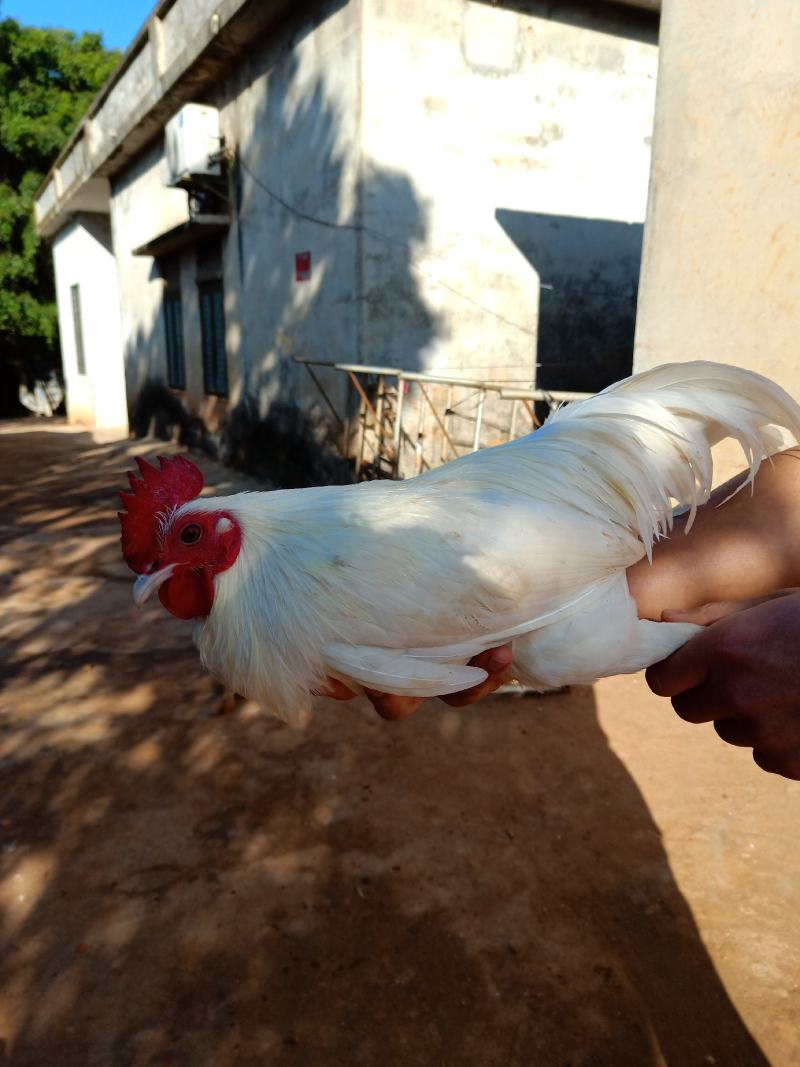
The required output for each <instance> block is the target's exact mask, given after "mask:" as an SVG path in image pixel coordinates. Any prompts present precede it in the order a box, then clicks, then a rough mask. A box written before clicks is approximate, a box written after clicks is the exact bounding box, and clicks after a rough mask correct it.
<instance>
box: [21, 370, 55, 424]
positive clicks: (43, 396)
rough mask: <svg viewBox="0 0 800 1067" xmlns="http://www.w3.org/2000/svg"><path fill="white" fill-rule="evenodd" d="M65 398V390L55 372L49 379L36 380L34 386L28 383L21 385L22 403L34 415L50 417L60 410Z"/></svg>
mask: <svg viewBox="0 0 800 1067" xmlns="http://www.w3.org/2000/svg"><path fill="white" fill-rule="evenodd" d="M63 399H64V390H63V389H62V388H61V384H60V383H59V381H58V379H57V378H56V377H55V375H54V374H51V375H50V378H49V379H48V380H47V381H42V380H39V381H37V382H34V385H33V388H32V389H29V388H28V387H27V386H26V385H21V386H20V387H19V400H20V403H21V404H22V405H23V406H24V407H26V408H27V409H28V411H32V412H33V413H34V415H42V416H44V417H46V418H50V417H51V416H52V415H53V413H54V412H55V411H57V410H58V408H59V406H60V405H61V402H62V400H63Z"/></svg>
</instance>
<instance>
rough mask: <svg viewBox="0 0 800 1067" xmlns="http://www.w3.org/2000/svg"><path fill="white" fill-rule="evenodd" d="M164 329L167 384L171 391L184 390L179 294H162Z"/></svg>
mask: <svg viewBox="0 0 800 1067" xmlns="http://www.w3.org/2000/svg"><path fill="white" fill-rule="evenodd" d="M164 328H165V330H166V334H167V382H168V384H169V386H170V387H171V388H172V389H185V388H186V360H185V358H184V354H183V310H182V308H181V294H180V292H179V291H178V292H175V291H173V292H170V291H167V292H166V293H165V294H164Z"/></svg>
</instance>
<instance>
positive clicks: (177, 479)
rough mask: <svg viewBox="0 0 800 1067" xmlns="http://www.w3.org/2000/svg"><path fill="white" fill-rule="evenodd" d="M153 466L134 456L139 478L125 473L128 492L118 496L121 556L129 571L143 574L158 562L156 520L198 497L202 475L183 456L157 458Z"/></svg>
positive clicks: (201, 485)
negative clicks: (122, 508)
mask: <svg viewBox="0 0 800 1067" xmlns="http://www.w3.org/2000/svg"><path fill="white" fill-rule="evenodd" d="M158 462H159V464H160V469H159V467H154V466H152V464H150V463H148V462H147V460H145V459H142V457H141V456H137V457H136V463H137V464H138V466H139V470H140V472H141V475H142V477H141V478H137V477H136V475H135V474H134V473H133V471H128V481H129V482H130V483H131V491H130V492H127V491H125V492H122V493H120V494H119V495H120V499H121V500H122V505H123V507H124V508H125V511H120V512H118V515H119V521H120V525H121V526H122V538H121V542H122V555H123V556H124V557H125V562H126V563H127V564H128V566H129V567H130V568H131V570H132V571H137V572H138V573H139V574H142V573H143V572H144V571H146V570H147V569H148V567H150V565H151V564H153V563H155V561H156V560H157V559H158V535H159V517H160V516H161V515H162V514H165V513H168V512H170V511H171V510H172V509H173V508H177V507H180V505H181V504H186V503H188V501H190V500H194V498H195V497H196V496H199V495H200V492H201V490H202V488H203V475H202V473H201V472H200V470H199V469H198V468H197V467H195V465H194V463H192V462H191V460H188V459H186V458H185V457H184V456H159V457H158Z"/></svg>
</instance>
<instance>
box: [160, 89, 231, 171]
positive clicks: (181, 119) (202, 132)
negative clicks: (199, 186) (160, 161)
mask: <svg viewBox="0 0 800 1067" xmlns="http://www.w3.org/2000/svg"><path fill="white" fill-rule="evenodd" d="M164 134H165V139H166V149H167V171H168V177H167V184H168V185H172V186H184V187H186V186H190V185H192V184H193V182H195V180H196V179H197V178H201V179H202V178H204V177H205V178H211V177H213V178H219V176H220V175H221V173H222V170H221V167H220V163H219V159H216V160H214V161H213V162H210V161H209V157H212V156H214V154H215V153H219V150H220V145H221V141H220V135H219V112H218V111H217V109H216V108H215V107H211V106H210V105H209V104H184V106H183V107H182V108H181V109H180V111H179V112H178V113H177V115H173V117H172V118H171V119H170V120H169V122H168V123H167V125H166V126H165V127H164Z"/></svg>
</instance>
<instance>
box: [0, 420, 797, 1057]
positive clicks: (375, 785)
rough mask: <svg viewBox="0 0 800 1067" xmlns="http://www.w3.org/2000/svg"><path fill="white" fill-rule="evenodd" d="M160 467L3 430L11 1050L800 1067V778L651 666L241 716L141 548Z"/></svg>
mask: <svg viewBox="0 0 800 1067" xmlns="http://www.w3.org/2000/svg"><path fill="white" fill-rule="evenodd" d="M156 451H164V447H163V446H160V448H156V446H155V445H152V444H145V445H142V444H141V443H139V444H138V445H136V446H134V445H133V444H132V443H128V442H125V443H117V444H110V445H109V444H105V445H98V444H97V443H95V442H94V441H93V440H92V439H91V437H90V436H89V435H87V434H83V433H76V432H70V431H68V430H67V429H66V428H64V427H62V428H58V427H53V425H52V424H44V425H43V424H39V423H29V424H23V423H18V424H7V425H5V426H4V427H3V428H2V431H1V432H0V500H1V501H2V511H1V513H0V527H1V528H0V540H1V541H2V549H1V550H0V582H2V594H3V602H2V603H3V608H2V616H1V617H0V634H1V638H0V656H2V671H3V679H4V690H3V693H2V699H1V703H2V719H1V720H0V743H1V746H2V747H1V748H0V768H1V770H0V773H1V774H2V778H0V781H2V790H1V791H0V848H1V849H2V854H0V863H1V864H2V866H1V867H0V903H1V904H2V909H3V912H2V934H3V948H2V957H1V958H0V967H1V968H2V980H1V985H0V1064H9V1065H14V1067H145V1065H147V1067H151V1065H152V1067H233V1065H237V1067H238V1065H242V1067H250V1065H253V1067H257V1065H258V1067H261V1065H273V1064H274V1065H284V1064H285V1065H287V1067H295V1065H297V1067H299V1065H306V1067H334V1065H339V1064H341V1065H346V1067H362V1065H363V1067H372V1065H388V1067H395V1065H397V1067H405V1065H408V1067H426V1065H437V1067H438V1065H449V1067H495V1065H496V1067H512V1065H516V1067H551V1065H552V1067H627V1065H630V1067H651V1065H653V1067H655V1065H661V1064H668V1065H670V1067H693V1065H698V1067H706V1065H715V1064H716V1065H718V1067H736V1065H741V1067H759V1065H765V1064H772V1065H774V1067H796V1065H797V1064H798V1063H800V1034H799V1033H798V1025H799V1024H798V1020H800V988H799V984H798V983H799V982H800V918H799V913H800V849H798V833H799V832H800V784H796V783H790V782H786V781H784V780H782V779H778V778H773V777H770V776H767V775H765V774H763V773H762V772H761V771H759V770H758V769H757V768H756V767H755V766H754V765H753V764H752V763H751V761H750V758H749V754H748V753H747V752H745V751H741V750H736V749H731V748H727V747H725V746H723V745H722V744H721V743H720V742H719V741H718V740H717V739H716V737H715V735H714V734H713V732H712V731H711V729H710V728H701V727H690V726H687V725H685V724H684V723H682V722H680V721H679V720H678V719H677V718H676V717H675V716H674V715H673V714H672V712H671V710H670V708H669V706H668V705H667V704H666V703H665V702H661V701H658V700H657V699H656V698H654V697H652V696H651V695H650V694H649V693H648V691H647V690H646V688H645V686H644V683H643V681H642V679H641V678H623V679H615V680H611V681H608V682H605V683H603V684H601V685H598V686H597V687H595V689H594V690H592V689H589V688H580V689H575V690H574V691H573V692H571V693H569V694H564V695H557V696H550V697H519V696H516V695H510V696H505V697H499V698H496V699H494V700H492V701H490V702H487V703H485V704H484V705H481V706H478V707H476V708H473V709H470V710H468V711H464V712H456V711H454V710H451V709H448V708H445V706H444V705H441V704H436V703H432V704H430V705H429V706H428V707H427V708H426V709H423V710H422V711H421V712H420V713H419V714H418V715H417V716H416V717H415V718H413V719H411V720H409V721H408V722H406V723H399V724H391V723H385V722H382V721H381V720H379V719H377V718H376V717H375V716H374V715H373V714H372V713H371V711H370V710H369V709H368V708H366V707H364V706H361V705H360V704H358V703H353V704H348V705H341V704H335V703H333V702H322V704H321V706H320V708H319V712H318V714H317V716H316V718H315V720H314V722H313V723H312V725H311V726H310V727H309V728H308V729H307V730H306V731H305V732H297V731H293V730H291V729H289V728H288V727H285V726H283V725H281V724H279V723H276V722H274V721H272V720H270V719H269V718H267V717H265V716H264V715H263V714H261V713H260V712H259V711H258V710H257V709H255V708H254V707H252V706H250V705H248V704H245V705H243V706H241V707H239V709H238V710H236V711H235V712H233V713H232V714H228V715H220V714H218V713H217V709H218V705H219V691H218V689H217V688H216V687H215V685H214V683H213V682H211V681H210V680H209V679H208V678H207V677H205V676H204V674H203V672H202V670H201V668H200V665H199V662H198V660H197V656H196V653H195V651H194V649H193V647H192V643H191V637H190V628H189V626H188V625H187V624H184V623H180V622H178V621H177V620H175V619H172V618H170V617H169V616H167V615H166V613H165V612H164V611H163V609H161V607H160V605H158V604H157V603H156V604H154V605H152V606H150V605H148V607H147V608H146V609H145V610H142V611H139V610H137V609H136V608H135V607H134V606H133V603H132V599H131V583H132V576H131V574H130V572H129V571H128V570H127V569H126V567H125V565H124V563H123V561H122V559H121V558H120V555H119V546H118V535H119V530H118V526H117V522H116V519H115V515H114V512H115V510H116V500H115V497H114V492H115V490H116V489H118V488H120V487H121V486H122V485H123V471H124V469H125V468H126V467H129V466H130V465H131V457H132V456H133V455H134V453H136V452H144V453H146V454H154V453H155V452H156ZM199 462H200V463H201V465H202V466H203V467H204V468H205V470H206V472H207V476H208V479H209V482H210V484H212V485H213V486H214V487H215V488H218V489H221V490H222V491H228V490H230V489H231V488H233V487H234V485H239V484H241V481H242V479H238V478H236V479H235V480H234V478H233V477H232V475H231V474H230V472H227V471H224V470H223V469H222V468H220V467H217V466H215V465H214V464H212V463H209V462H206V461H203V460H200V461H199Z"/></svg>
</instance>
